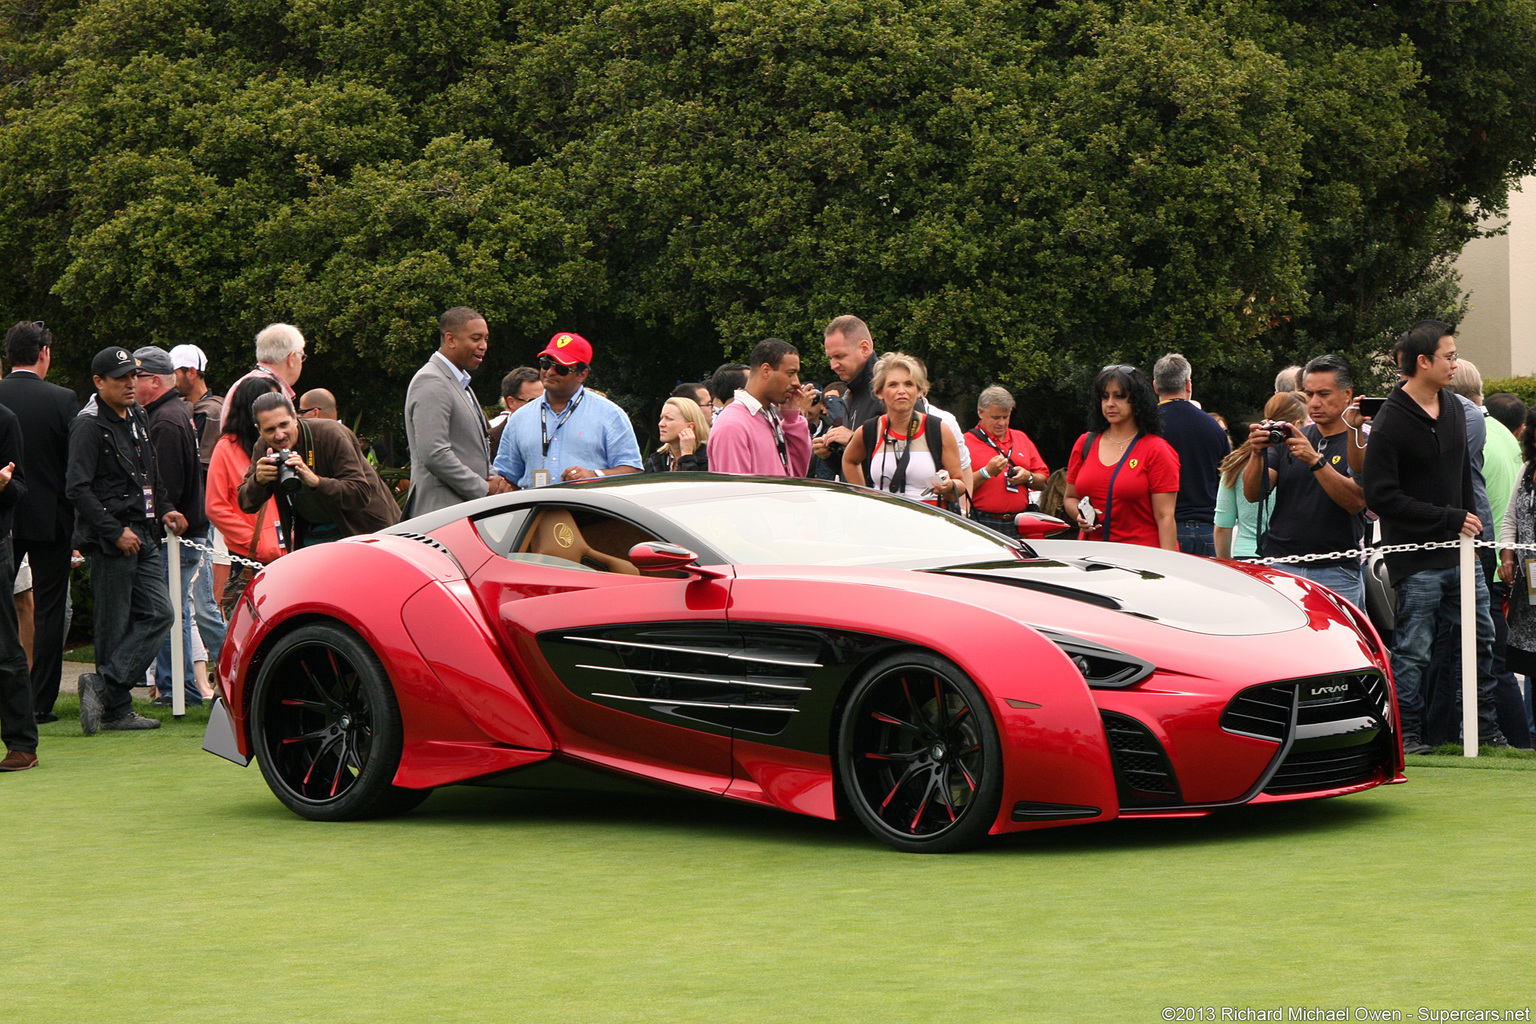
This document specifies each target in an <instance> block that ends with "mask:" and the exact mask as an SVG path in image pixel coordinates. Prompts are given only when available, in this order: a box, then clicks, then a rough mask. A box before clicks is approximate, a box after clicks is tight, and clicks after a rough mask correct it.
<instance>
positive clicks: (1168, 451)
mask: <svg viewBox="0 0 1536 1024" xmlns="http://www.w3.org/2000/svg"><path fill="white" fill-rule="evenodd" d="M1084 436H1086V435H1084ZM1101 440H1102V436H1098V437H1095V438H1094V439H1093V444H1092V445H1091V446H1090V447H1089V449H1088V457H1087V458H1084V457H1083V438H1082V437H1079V438H1078V439H1077V442H1076V443H1075V444H1073V445H1072V458H1071V461H1070V462H1068V463H1067V482H1068V483H1070V484H1072V486H1073V488H1074V489H1075V490H1076V491H1077V496H1078V497H1079V498H1088V499H1090V500H1091V501H1092V502H1093V507H1094V508H1096V509H1099V510H1100V515H1099V519H1100V520H1101V521H1102V520H1103V518H1104V516H1103V512H1104V510H1105V507H1106V502H1107V498H1108V494H1109V482H1110V479H1111V478H1112V477H1113V479H1114V482H1115V493H1114V504H1113V506H1112V507H1110V508H1109V510H1108V511H1109V535H1108V536H1105V534H1104V531H1103V530H1094V531H1093V532H1092V533H1086V534H1083V535H1082V539H1083V540H1113V541H1119V542H1121V543H1122V544H1145V545H1146V546H1148V547H1152V548H1155V547H1157V546H1158V542H1157V519H1156V517H1154V516H1153V515H1152V495H1154V494H1176V493H1178V490H1179V453H1178V452H1176V451H1174V450H1173V446H1172V445H1171V444H1169V443H1168V442H1167V441H1164V440H1163V439H1162V438H1160V437H1153V436H1151V435H1143V436H1141V437H1138V438H1137V439H1136V440H1135V441H1133V442H1132V443H1131V447H1130V451H1129V452H1127V453H1126V455H1125V457H1124V459H1123V460H1122V461H1121V463H1120V472H1119V475H1116V474H1115V467H1114V466H1106V465H1104V463H1102V462H1100V461H1099V441H1101Z"/></svg>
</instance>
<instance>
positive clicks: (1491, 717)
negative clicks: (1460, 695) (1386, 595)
mask: <svg viewBox="0 0 1536 1024" xmlns="http://www.w3.org/2000/svg"><path fill="white" fill-rule="evenodd" d="M1472 570H1473V577H1474V579H1473V585H1474V586H1475V587H1476V594H1477V597H1476V602H1477V605H1476V607H1477V611H1476V615H1477V721H1478V733H1479V739H1480V740H1481V741H1482V742H1485V743H1486V742H1489V741H1491V740H1493V739H1496V738H1498V737H1500V736H1501V735H1502V734H1501V733H1500V732H1499V726H1498V720H1497V718H1496V717H1495V713H1494V678H1493V617H1492V615H1491V614H1489V610H1488V587H1487V585H1486V584H1485V583H1484V581H1483V567H1482V565H1481V564H1479V563H1478V562H1476V561H1474V562H1473V564H1472ZM1460 577H1461V570H1460V568H1459V567H1458V566H1454V565H1453V566H1450V567H1448V568H1445V569H1421V570H1419V571H1418V572H1416V573H1413V574H1412V575H1410V576H1406V577H1404V578H1403V579H1401V580H1399V581H1398V584H1397V625H1396V627H1395V628H1394V629H1393V640H1392V675H1393V676H1394V677H1395V678H1396V680H1397V707H1398V714H1399V716H1400V717H1401V719H1402V728H1403V735H1404V736H1405V737H1412V738H1419V737H1421V736H1423V735H1424V694H1423V682H1424V673H1425V670H1426V669H1427V668H1428V667H1429V653H1430V646H1431V644H1433V642H1434V639H1435V628H1436V625H1437V623H1439V622H1441V621H1443V622H1446V623H1448V624H1449V625H1450V627H1451V629H1452V631H1453V634H1454V635H1456V636H1457V637H1458V638H1459V636H1460V633H1459V632H1458V631H1457V630H1458V627H1459V626H1460V623H1461V593H1460V585H1459V584H1460ZM1450 684H1451V686H1453V687H1455V688H1456V689H1458V690H1459V689H1460V688H1461V658H1460V657H1453V658H1451V659H1450Z"/></svg>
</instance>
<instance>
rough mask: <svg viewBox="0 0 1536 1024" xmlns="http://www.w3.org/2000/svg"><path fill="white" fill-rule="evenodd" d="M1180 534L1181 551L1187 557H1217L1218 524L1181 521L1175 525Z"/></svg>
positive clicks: (1191, 520)
mask: <svg viewBox="0 0 1536 1024" xmlns="http://www.w3.org/2000/svg"><path fill="white" fill-rule="evenodd" d="M1175 526H1176V528H1177V530H1178V534H1179V550H1180V551H1182V552H1184V553H1185V554H1186V555H1202V556H1204V557H1206V558H1215V557H1216V524H1215V523H1212V522H1211V521H1210V520H1206V521H1204V522H1201V521H1200V520H1198V519H1180V520H1179V521H1178V523H1176V524H1175Z"/></svg>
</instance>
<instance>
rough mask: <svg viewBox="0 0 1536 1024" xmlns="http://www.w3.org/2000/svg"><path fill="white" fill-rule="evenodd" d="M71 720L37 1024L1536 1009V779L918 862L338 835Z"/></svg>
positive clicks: (484, 827) (762, 820)
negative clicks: (1535, 1000) (1534, 1000)
mask: <svg viewBox="0 0 1536 1024" xmlns="http://www.w3.org/2000/svg"><path fill="white" fill-rule="evenodd" d="M60 712H61V714H65V718H64V720H62V721H60V722H58V723H56V724H54V725H49V726H44V727H43V730H42V732H43V737H42V744H41V748H40V750H39V755H40V757H41V758H42V767H41V768H39V769H38V770H35V771H30V772H24V773H20V774H17V775H13V776H9V777H0V822H3V825H0V828H3V830H4V833H5V835H6V839H7V840H8V842H7V847H8V854H9V862H10V871H9V873H8V884H7V886H6V890H5V892H6V894H5V903H4V906H5V910H6V915H5V922H6V928H5V937H4V940H3V942H4V947H3V948H4V952H3V954H0V993H3V994H4V995H3V999H4V1003H3V1007H4V1009H3V1013H0V1016H3V1018H4V1019H5V1020H15V1021H27V1022H45V1021H61V1022H70V1024H75V1022H80V1021H93V1022H94V1021H196V1022H240V1021H349V1022H350V1021H357V1022H364V1021H367V1022H373V1021H413V1022H414V1021H431V1022H438V1021H530V1022H544V1021H556V1022H559V1021H592V1022H605V1024H606V1022H625V1021H657V1022H677V1021H703V1022H736V1021H743V1022H752V1024H766V1022H778V1021H784V1022H800V1021H836V1022H845V1021H880V1022H893V1021H903V1022H905V1021H910V1022H930V1021H955V1022H972V1021H1017V1020H1049V1021H1057V1020H1060V1021H1078V1020H1106V1021H1157V1020H1162V1019H1164V1018H1163V1016H1162V1012H1161V1011H1162V1008H1163V1007H1165V1006H1186V1007H1216V1008H1218V1011H1219V1008H1220V1007H1222V1006H1232V1007H1258V1008H1273V1007H1276V1006H1306V1007H1312V1006H1322V1007H1339V1006H1348V1007H1351V1008H1353V1007H1370V1008H1379V1009H1399V1010H1402V1011H1404V1015H1405V1019H1410V1020H1411V1019H1414V1017H1413V1014H1414V1013H1416V1012H1417V1008H1418V1007H1420V1006H1424V1007H1429V1008H1438V1007H1448V1008H1457V1007H1466V1006H1477V1007H1525V1006H1528V1005H1530V1002H1531V995H1530V993H1531V992H1532V990H1533V988H1536V966H1533V964H1536V959H1533V952H1532V951H1533V949H1536V924H1533V910H1536V897H1533V896H1532V889H1533V884H1532V879H1533V878H1536V813H1533V808H1536V771H1528V770H1521V769H1525V768H1529V767H1531V766H1532V765H1533V764H1536V762H1533V761H1531V760H1530V759H1528V758H1527V759H1519V758H1488V759H1478V761H1476V762H1462V761H1461V759H1458V758H1448V757H1447V758H1416V759H1413V760H1414V764H1413V765H1412V766H1411V767H1410V770H1409V774H1410V776H1411V780H1410V782H1409V784H1408V785H1405V786H1391V787H1385V788H1381V789H1377V790H1374V791H1372V792H1370V793H1365V794H1360V795H1357V796H1353V797H1348V798H1345V799H1341V800H1332V801H1324V802H1321V803H1309V804H1293V805H1286V806H1276V807H1267V808H1248V809H1243V810H1239V811H1236V812H1232V813H1229V814H1226V815H1223V816H1220V817H1217V818H1214V819H1203V820H1182V821H1168V822H1125V823H1119V822H1117V823H1112V824H1109V825H1096V826H1087V827H1078V828H1067V829H1059V830H1052V831H1046V832H1036V833H1030V834H1026V835H1022V836H1014V837H1008V838H1006V839H1003V840H1000V841H995V842H992V843H989V844H988V845H986V846H985V847H984V848H983V849H982V850H980V851H978V852H975V853H970V854H964V855H958V856H949V857H918V856H909V855H903V854H898V853H894V852H890V851H888V850H887V849H886V848H884V847H883V846H880V845H878V844H876V843H875V842H874V841H873V840H871V839H868V838H866V837H865V836H864V835H863V833H862V832H860V831H859V830H858V829H857V828H854V827H851V826H847V825H842V824H834V823H828V822H820V821H814V820H810V819H803V818H797V817H793V816H791V815H787V814H782V813H778V812H775V811H771V810H764V809H758V808H753V807H745V806H738V805H735V804H728V803H724V802H709V801H703V800H691V799H686V798H674V797H669V796H658V797H655V798H650V797H646V798H639V799H637V798H632V797H628V798H618V797H611V796H605V797H595V796H582V795H568V794H559V795H551V794H532V795H529V794H516V793H510V792H506V791H497V790H487V789H474V788H467V787H462V788H458V789H450V790H444V791H441V792H439V793H436V794H434V795H433V797H432V798H431V799H430V800H428V801H427V802H426V803H425V804H424V805H423V806H422V807H421V808H420V809H419V810H417V811H415V812H413V813H411V814H409V815H407V816H405V817H403V818H399V819H395V820H391V821H381V822H360V823H352V824H343V825H321V824H312V823H307V822H304V821H301V820H299V819H298V818H296V817H294V816H293V815H292V814H290V813H289V812H288V811H286V810H285V809H284V808H283V807H282V806H281V805H279V804H278V802H277V800H276V799H275V798H274V797H272V796H271V794H270V793H268V791H267V789H266V786H265V784H264V783H263V781H262V778H261V775H260V773H259V771H258V770H257V769H256V768H255V767H254V766H252V767H250V768H246V769H241V768H237V767H235V766H234V765H232V764H229V763H227V762H225V761H222V760H219V759H218V758H215V757H213V756H212V755H210V754H206V753H204V752H203V751H202V750H201V749H200V743H201V738H202V729H203V722H204V721H205V719H206V715H205V714H198V713H189V715H188V716H187V718H186V719H185V720H183V721H181V722H168V723H167V725H166V726H165V727H164V728H162V729H160V730H158V731H157V732H152V733H134V734H121V733H104V734H101V735H98V736H95V737H91V738H86V737H83V736H81V735H80V732H79V724H78V722H77V721H74V720H73V719H72V717H71V716H72V711H70V710H68V705H67V704H66V703H65V701H63V700H61V701H60ZM1474 766H1475V768H1476V769H1478V770H1467V768H1468V767H1474ZM1218 1019H1219V1018H1218Z"/></svg>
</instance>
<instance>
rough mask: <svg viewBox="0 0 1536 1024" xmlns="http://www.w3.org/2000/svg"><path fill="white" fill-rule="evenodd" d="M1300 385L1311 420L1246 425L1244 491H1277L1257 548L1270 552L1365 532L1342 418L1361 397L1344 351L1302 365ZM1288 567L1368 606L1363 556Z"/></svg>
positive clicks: (1312, 547)
mask: <svg viewBox="0 0 1536 1024" xmlns="http://www.w3.org/2000/svg"><path fill="white" fill-rule="evenodd" d="M1302 391H1303V392H1304V393H1305V394H1306V396H1307V415H1309V416H1311V417H1312V422H1311V423H1309V424H1307V425H1306V426H1305V427H1301V428H1297V427H1295V426H1293V425H1292V424H1289V423H1270V422H1264V423H1255V424H1252V425H1251V426H1250V427H1249V429H1248V441H1249V443H1250V445H1251V451H1250V452H1249V455H1248V463H1247V465H1245V466H1244V467H1243V496H1244V497H1245V498H1247V499H1248V500H1249V501H1251V502H1254V503H1256V504H1261V503H1262V502H1263V501H1264V498H1265V497H1266V496H1267V495H1268V494H1270V493H1271V492H1273V493H1274V494H1275V506H1274V511H1273V512H1272V513H1271V514H1270V517H1269V522H1268V524H1267V528H1266V524H1265V523H1264V522H1263V520H1262V518H1261V520H1260V523H1259V554H1261V555H1264V556H1266V557H1281V556H1285V555H1311V554H1326V553H1328V552H1333V551H1351V550H1355V549H1358V548H1359V547H1360V546H1361V543H1362V538H1363V535H1364V526H1365V523H1364V520H1363V519H1362V517H1361V513H1362V512H1364V511H1365V492H1364V491H1363V490H1362V489H1361V487H1360V483H1359V481H1358V480H1356V479H1355V475H1354V473H1353V472H1352V471H1351V469H1350V464H1349V449H1350V447H1351V446H1352V445H1356V444H1357V442H1356V439H1355V431H1354V430H1353V429H1352V427H1351V425H1350V424H1349V423H1348V422H1347V421H1346V420H1345V418H1344V416H1345V410H1346V409H1348V408H1349V407H1350V405H1351V404H1352V403H1353V401H1354V397H1355V378H1354V374H1353V373H1351V372H1350V369H1349V364H1348V363H1346V362H1345V361H1344V360H1343V359H1342V358H1340V357H1339V356H1336V355H1325V356H1318V357H1317V358H1316V359H1314V360H1312V361H1311V362H1310V363H1308V364H1307V365H1306V367H1305V368H1304V369H1303V371H1302ZM1260 515H1261V517H1262V510H1261V512H1260ZM1285 568H1286V571H1287V572H1292V573H1295V574H1296V575H1297V576H1305V577H1306V578H1307V579H1309V580H1312V581H1314V582H1316V583H1321V584H1322V585H1323V586H1325V587H1328V588H1329V589H1331V590H1334V591H1336V592H1338V593H1339V594H1341V595H1342V596H1344V597H1345V598H1347V599H1348V600H1350V601H1351V602H1353V603H1354V605H1355V606H1356V607H1359V608H1364V607H1365V585H1364V583H1363V582H1362V581H1361V578H1360V559H1359V557H1358V556H1349V557H1344V558H1336V559H1330V560H1328V561H1321V562H1302V563H1299V564H1295V565H1287V566H1286V567H1285Z"/></svg>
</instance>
